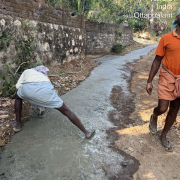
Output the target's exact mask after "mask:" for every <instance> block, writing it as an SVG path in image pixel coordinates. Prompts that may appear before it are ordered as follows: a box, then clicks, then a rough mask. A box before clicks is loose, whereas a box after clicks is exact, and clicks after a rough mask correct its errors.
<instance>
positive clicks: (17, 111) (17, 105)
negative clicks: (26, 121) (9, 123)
mask: <svg viewBox="0 0 180 180" xmlns="http://www.w3.org/2000/svg"><path fill="white" fill-rule="evenodd" d="M14 108H15V114H16V124H15V128H16V129H20V128H21V111H22V99H21V98H20V97H19V96H18V95H16V99H15V104H14Z"/></svg>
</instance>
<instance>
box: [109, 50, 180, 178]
mask: <svg viewBox="0 0 180 180" xmlns="http://www.w3.org/2000/svg"><path fill="white" fill-rule="evenodd" d="M154 52H155V50H153V51H151V52H150V53H149V55H148V56H143V57H142V58H141V59H140V60H138V61H136V62H135V63H132V64H131V65H129V66H128V68H129V69H130V70H131V73H132V79H131V81H130V91H131V95H130V96H127V97H126V96H125V95H124V97H123V98H122V99H119V109H117V113H118V114H119V112H120V114H122V115H123V114H124V116H123V117H125V118H124V119H122V121H121V122H120V123H119V124H117V121H115V122H114V123H115V124H116V125H117V126H118V128H116V130H115V131H116V133H117V134H118V135H119V137H118V138H117V136H116V139H115V140H116V141H115V146H116V148H117V149H119V150H122V151H124V152H125V153H126V154H128V155H129V156H131V157H134V158H135V159H136V161H138V162H139V163H140V166H139V169H138V171H137V172H136V173H135V174H134V175H133V177H132V173H130V174H131V177H132V178H133V179H135V180H148V179H154V180H155V179H157V180H158V179H164V180H174V179H180V175H179V170H178V169H179V168H180V164H179V161H180V131H179V130H180V114H178V117H177V121H176V122H175V124H174V125H173V127H172V128H171V130H170V132H169V133H168V139H169V141H170V143H171V145H172V146H173V148H174V152H173V153H169V152H166V151H165V150H164V149H163V147H162V146H161V145H160V143H159V142H158V140H157V139H158V136H159V135H160V133H161V130H162V129H163V127H164V120H165V117H166V114H164V115H162V116H160V117H159V119H158V120H159V121H158V133H157V135H152V134H151V133H150V132H149V128H148V125H149V119H150V116H151V114H152V112H153V108H154V107H155V106H157V100H158V97H157V84H158V75H157V76H156V77H155V78H154V80H153V86H154V89H153V94H152V95H151V96H149V95H148V94H147V93H146V90H145V87H146V83H147V78H148V75H149V71H150V68H151V64H152V61H153V60H154V57H155V55H154ZM112 97H113V99H114V101H115V99H116V98H117V97H118V95H115V94H114V93H113V92H112ZM122 101H123V102H122ZM117 107H118V106H117ZM133 109H134V110H133ZM123 111H124V112H123ZM116 118H117V117H116ZM120 119H121V118H120ZM136 169H137V168H136Z"/></svg>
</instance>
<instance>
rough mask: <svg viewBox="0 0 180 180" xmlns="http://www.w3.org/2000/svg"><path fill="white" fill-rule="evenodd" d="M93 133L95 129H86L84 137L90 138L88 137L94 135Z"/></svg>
mask: <svg viewBox="0 0 180 180" xmlns="http://www.w3.org/2000/svg"><path fill="white" fill-rule="evenodd" d="M94 134H95V130H87V131H86V133H85V137H86V138H87V139H90V138H92V137H93V136H94Z"/></svg>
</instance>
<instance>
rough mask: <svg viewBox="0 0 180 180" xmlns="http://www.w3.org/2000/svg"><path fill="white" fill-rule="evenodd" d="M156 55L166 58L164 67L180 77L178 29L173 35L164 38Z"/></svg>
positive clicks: (179, 38) (179, 37) (166, 35)
mask: <svg viewBox="0 0 180 180" xmlns="http://www.w3.org/2000/svg"><path fill="white" fill-rule="evenodd" d="M155 54H156V55H158V56H164V57H163V60H162V63H163V65H164V66H165V67H166V68H167V69H168V70H169V71H171V72H172V73H173V74H174V75H180V36H179V35H178V34H177V33H176V28H175V29H174V30H173V32H172V33H169V34H165V35H163V36H162V38H161V40H160V41H159V44H158V47H157V49H156V52H155Z"/></svg>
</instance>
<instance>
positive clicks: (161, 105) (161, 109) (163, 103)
mask: <svg viewBox="0 0 180 180" xmlns="http://www.w3.org/2000/svg"><path fill="white" fill-rule="evenodd" d="M168 106H169V101H168V100H164V99H159V101H158V106H157V107H155V108H154V111H153V115H152V119H151V125H152V126H157V118H158V116H159V115H161V114H164V113H165V112H166V111H167V109H168Z"/></svg>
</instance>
